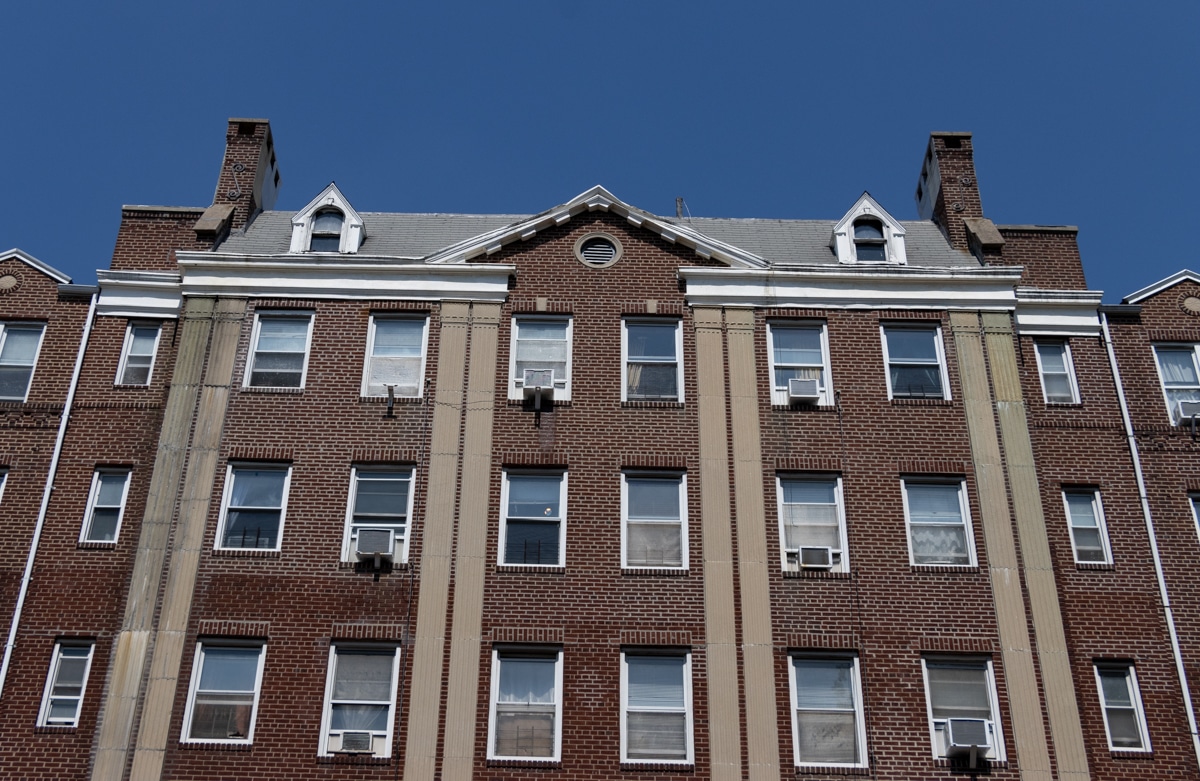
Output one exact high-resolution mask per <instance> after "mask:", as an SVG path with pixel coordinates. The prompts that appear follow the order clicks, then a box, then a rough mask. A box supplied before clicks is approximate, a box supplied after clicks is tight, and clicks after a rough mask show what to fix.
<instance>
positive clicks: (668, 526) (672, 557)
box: [625, 523, 683, 567]
mask: <svg viewBox="0 0 1200 781" xmlns="http://www.w3.org/2000/svg"><path fill="white" fill-rule="evenodd" d="M627 537H628V539H627V540H626V551H625V553H626V556H625V558H626V563H627V564H628V565H629V566H631V567H638V566H641V567H682V566H683V542H682V539H681V535H680V528H679V525H678V524H674V523H630V524H629V528H628V531H627Z"/></svg>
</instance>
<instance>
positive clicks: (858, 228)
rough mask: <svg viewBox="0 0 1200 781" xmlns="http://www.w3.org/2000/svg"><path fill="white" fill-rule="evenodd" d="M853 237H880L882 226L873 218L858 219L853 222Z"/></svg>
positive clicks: (881, 236) (881, 235)
mask: <svg viewBox="0 0 1200 781" xmlns="http://www.w3.org/2000/svg"><path fill="white" fill-rule="evenodd" d="M854 238H856V239H882V238H883V226H882V225H880V224H879V223H878V222H875V221H874V220H859V221H858V222H856V223H854Z"/></svg>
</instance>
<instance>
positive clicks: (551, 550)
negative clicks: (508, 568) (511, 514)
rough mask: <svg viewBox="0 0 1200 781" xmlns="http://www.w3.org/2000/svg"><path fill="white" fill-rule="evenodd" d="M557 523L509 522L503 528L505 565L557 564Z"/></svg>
mask: <svg viewBox="0 0 1200 781" xmlns="http://www.w3.org/2000/svg"><path fill="white" fill-rule="evenodd" d="M558 531H559V525H558V523H557V522H554V523H544V522H542V521H514V520H509V521H508V522H507V523H506V524H505V527H504V563H505V564H551V565H555V564H558Z"/></svg>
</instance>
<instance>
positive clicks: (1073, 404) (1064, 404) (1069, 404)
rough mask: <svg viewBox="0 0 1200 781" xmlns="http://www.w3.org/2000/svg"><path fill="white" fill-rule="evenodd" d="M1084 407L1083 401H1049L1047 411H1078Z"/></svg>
mask: <svg viewBox="0 0 1200 781" xmlns="http://www.w3.org/2000/svg"><path fill="white" fill-rule="evenodd" d="M1080 407H1083V402H1081V401H1047V402H1046V408H1047V409H1076V408H1080Z"/></svg>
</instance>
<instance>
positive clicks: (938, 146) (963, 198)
mask: <svg viewBox="0 0 1200 781" xmlns="http://www.w3.org/2000/svg"><path fill="white" fill-rule="evenodd" d="M916 196H917V215H918V216H919V217H920V218H921V219H922V220H933V221H934V222H935V223H937V225H938V227H939V228H941V229H942V232H943V233H945V234H946V238H947V239H949V240H950V243H951V244H952V245H954V247H955V248H956V249H961V250H970V249H971V247H970V246H969V244H970V242H969V237H968V224H967V222H966V220H969V219H982V218H983V204H982V202H981V201H980V199H979V183H978V181H977V180H976V178H975V156H974V152H973V151H972V148H971V134H970V133H953V132H934V133H930V134H929V147H928V149H927V150H926V152H925V161H924V162H923V163H922V164H921V179H920V181H919V182H918V183H917V193H916Z"/></svg>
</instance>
